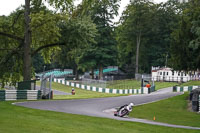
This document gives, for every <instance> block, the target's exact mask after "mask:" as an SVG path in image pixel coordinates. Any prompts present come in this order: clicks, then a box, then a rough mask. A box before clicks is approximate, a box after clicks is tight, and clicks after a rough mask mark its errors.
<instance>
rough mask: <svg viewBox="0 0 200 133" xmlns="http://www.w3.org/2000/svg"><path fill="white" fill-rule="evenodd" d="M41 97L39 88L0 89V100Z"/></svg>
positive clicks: (35, 98)
mask: <svg viewBox="0 0 200 133" xmlns="http://www.w3.org/2000/svg"><path fill="white" fill-rule="evenodd" d="M20 99H24V100H37V99H41V91H40V90H0V101H10V100H20Z"/></svg>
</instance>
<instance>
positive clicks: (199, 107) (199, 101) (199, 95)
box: [199, 95, 200, 113]
mask: <svg viewBox="0 0 200 133" xmlns="http://www.w3.org/2000/svg"><path fill="white" fill-rule="evenodd" d="M199 113H200V95H199Z"/></svg>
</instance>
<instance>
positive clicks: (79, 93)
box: [37, 82, 126, 99]
mask: <svg viewBox="0 0 200 133" xmlns="http://www.w3.org/2000/svg"><path fill="white" fill-rule="evenodd" d="M37 85H38V86H40V82H37ZM52 88H53V89H55V90H59V91H63V92H67V93H71V91H72V88H74V87H70V86H67V85H63V84H60V83H54V82H52ZM75 92H76V94H75V95H54V98H53V99H86V98H102V97H116V96H126V95H124V94H108V93H100V92H94V91H87V90H83V89H80V88H75Z"/></svg>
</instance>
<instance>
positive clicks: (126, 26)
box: [118, 0, 154, 73]
mask: <svg viewBox="0 0 200 133" xmlns="http://www.w3.org/2000/svg"><path fill="white" fill-rule="evenodd" d="M153 11H154V10H153V3H150V2H148V1H147V2H146V1H145V0H134V1H132V2H131V3H130V5H128V7H127V9H126V11H124V12H123V16H122V17H121V25H120V28H119V38H118V40H119V41H122V40H124V41H122V43H121V42H120V43H121V44H120V45H121V46H119V48H121V47H124V46H123V45H125V47H124V48H123V50H125V51H127V55H130V53H131V55H132V56H134V55H135V73H138V72H139V69H138V68H139V56H140V47H141V44H142V43H145V42H146V41H147V40H145V37H146V36H148V35H149V33H150V31H151V28H152V26H153V25H152V19H153V13H152V12H153ZM134 51H135V52H134ZM131 59H133V58H131Z"/></svg>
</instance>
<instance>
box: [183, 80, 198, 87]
mask: <svg viewBox="0 0 200 133" xmlns="http://www.w3.org/2000/svg"><path fill="white" fill-rule="evenodd" d="M180 86H200V81H189V82H186V83H183V84H181V85H180Z"/></svg>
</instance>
